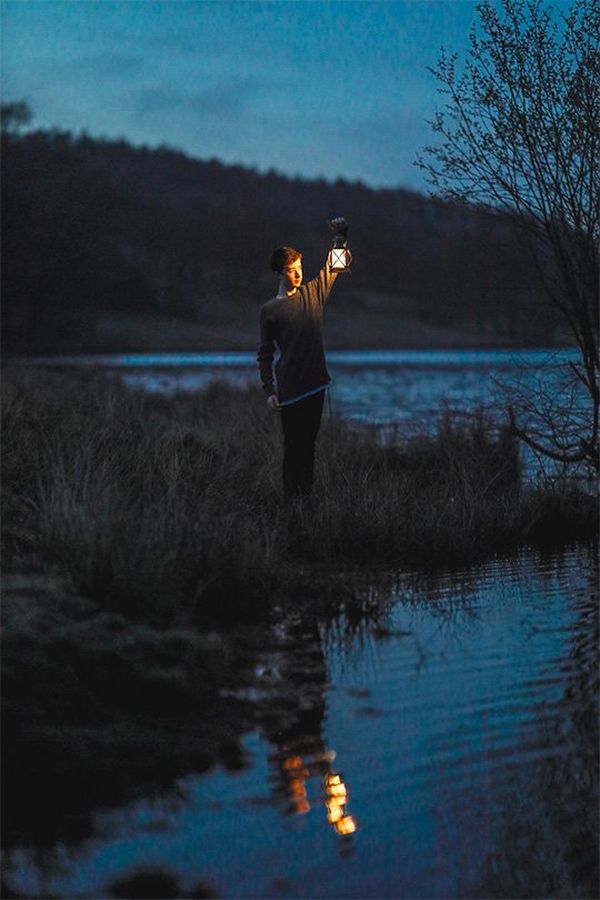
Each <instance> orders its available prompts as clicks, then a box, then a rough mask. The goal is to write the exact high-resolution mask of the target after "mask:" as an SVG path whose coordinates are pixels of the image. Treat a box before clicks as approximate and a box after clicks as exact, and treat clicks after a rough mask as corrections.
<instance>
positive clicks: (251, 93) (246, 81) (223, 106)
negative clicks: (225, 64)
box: [136, 76, 269, 119]
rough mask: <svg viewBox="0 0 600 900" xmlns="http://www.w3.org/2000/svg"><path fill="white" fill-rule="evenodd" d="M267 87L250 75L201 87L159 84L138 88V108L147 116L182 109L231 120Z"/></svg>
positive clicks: (193, 113)
mask: <svg viewBox="0 0 600 900" xmlns="http://www.w3.org/2000/svg"><path fill="white" fill-rule="evenodd" d="M268 89H269V86H268V85H267V84H266V83H264V82H262V81H261V80H260V79H256V78H252V77H249V76H235V77H231V78H227V79H225V80H223V81H220V82H217V83H215V84H212V85H210V86H208V87H204V88H201V89H199V90H194V89H189V90H185V89H179V88H170V87H165V86H164V85H156V86H154V87H150V88H144V89H142V90H140V91H138V93H137V101H136V109H137V112H138V113H139V114H140V115H144V116H145V115H148V114H153V113H166V112H171V113H173V112H176V113H177V112H179V113H183V114H190V115H194V116H198V115H202V116H209V117H212V118H222V119H228V118H230V117H231V116H232V115H237V116H239V115H240V114H241V113H243V112H244V111H245V110H246V109H247V108H248V107H249V106H251V104H252V103H253V102H254V101H255V100H256V99H257V98H258V97H259V96H260V95H262V94H264V93H265V92H266V91H267V90H268Z"/></svg>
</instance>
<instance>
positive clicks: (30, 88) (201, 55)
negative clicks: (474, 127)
mask: <svg viewBox="0 0 600 900" xmlns="http://www.w3.org/2000/svg"><path fill="white" fill-rule="evenodd" d="M0 11H1V24H2V38H1V40H2V46H1V49H2V60H1V64H0V65H1V76H2V85H3V87H2V102H11V101H15V100H25V101H27V103H28V104H29V106H30V107H31V109H32V111H33V114H34V120H33V125H34V126H35V127H38V128H46V127H56V128H59V129H65V130H68V131H72V132H74V133H76V134H79V133H80V132H82V131H83V132H86V133H87V134H89V135H91V136H94V137H105V138H124V139H126V140H128V141H130V142H131V143H133V144H136V145H141V144H145V145H148V146H158V145H160V144H167V145H169V146H171V147H174V148H177V149H180V150H183V151H184V152H185V153H187V154H189V155H190V156H193V157H196V158H200V159H210V158H214V157H216V158H218V159H220V160H222V161H223V162H226V163H238V164H242V165H245V166H250V167H253V168H255V169H257V170H258V171H260V172H266V171H268V170H270V169H275V170H276V171H278V172H281V173H283V174H286V175H290V176H297V175H300V176H302V177H306V178H318V177H324V178H326V179H330V180H333V179H335V178H338V177H339V178H344V179H346V180H349V181H354V180H360V181H362V182H364V183H365V184H368V185H371V186H374V187H382V186H386V187H408V188H412V189H414V190H426V186H425V183H424V181H423V177H422V175H421V173H420V171H419V170H418V169H417V168H416V167H415V165H414V160H415V157H416V156H417V154H419V153H421V152H422V150H423V148H424V147H425V145H426V144H427V143H430V142H431V140H432V137H433V135H432V132H431V128H430V126H429V125H428V122H427V120H430V119H431V118H432V117H433V115H434V112H435V109H436V108H438V107H440V106H441V105H442V103H443V101H442V98H440V96H439V95H438V93H437V90H436V83H435V79H434V78H433V76H432V75H431V74H430V72H429V71H428V68H427V67H428V66H432V65H435V63H436V61H437V59H438V55H439V50H440V47H441V46H442V45H444V46H445V47H447V48H448V49H449V50H453V51H454V50H455V51H458V52H459V53H460V54H461V55H463V56H464V53H465V50H466V47H467V44H468V32H469V28H470V26H471V24H472V22H473V21H475V20H476V19H477V14H476V10H475V3H474V2H471V0H387V2H380V0H367V2H365V0H337V2H329V0H327V2H324V0H300V2H295V0H273V2H263V0H245V2H239V0H231V2H230V0H159V2H153V0H116V2H115V0H100V2H96V0H1V4H0Z"/></svg>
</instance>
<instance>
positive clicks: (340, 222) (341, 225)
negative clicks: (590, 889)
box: [327, 216, 348, 238]
mask: <svg viewBox="0 0 600 900" xmlns="http://www.w3.org/2000/svg"><path fill="white" fill-rule="evenodd" d="M327 224H328V225H329V227H330V228H331V230H332V231H335V234H336V237H343V238H345V237H346V236H347V234H348V223H347V222H346V220H345V218H344V217H343V216H337V217H336V218H335V219H328V220H327Z"/></svg>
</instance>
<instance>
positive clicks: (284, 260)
mask: <svg viewBox="0 0 600 900" xmlns="http://www.w3.org/2000/svg"><path fill="white" fill-rule="evenodd" d="M297 259H302V254H301V253H300V251H299V250H294V248H293V247H277V249H276V250H273V252H272V253H271V260H270V262H271V271H272V272H277V274H278V275H281V274H282V272H283V270H284V269H285V267H286V266H289V265H291V263H293V262H296V260H297Z"/></svg>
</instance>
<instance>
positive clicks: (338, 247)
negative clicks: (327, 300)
mask: <svg viewBox="0 0 600 900" xmlns="http://www.w3.org/2000/svg"><path fill="white" fill-rule="evenodd" d="M328 262H329V271H330V272H336V273H337V274H338V275H343V274H344V272H349V271H350V263H351V262H352V254H351V252H350V249H349V247H348V244H347V243H346V240H345V239H344V238H343V237H336V238H335V240H334V242H333V247H332V248H331V250H330V251H329V257H328Z"/></svg>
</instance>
